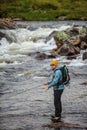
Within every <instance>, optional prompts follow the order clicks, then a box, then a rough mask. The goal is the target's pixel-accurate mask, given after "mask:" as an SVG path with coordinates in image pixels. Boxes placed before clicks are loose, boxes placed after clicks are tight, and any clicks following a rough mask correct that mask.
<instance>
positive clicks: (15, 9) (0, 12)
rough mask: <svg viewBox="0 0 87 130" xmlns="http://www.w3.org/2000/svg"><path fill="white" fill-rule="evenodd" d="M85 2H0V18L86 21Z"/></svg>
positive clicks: (29, 0) (25, 0)
mask: <svg viewBox="0 0 87 130" xmlns="http://www.w3.org/2000/svg"><path fill="white" fill-rule="evenodd" d="M86 8H87V0H1V1H0V17H1V18H3V17H11V18H22V19H24V20H43V21H47V20H59V19H60V17H61V18H65V19H66V20H71V19H73V20H81V19H84V20H87V9H86Z"/></svg>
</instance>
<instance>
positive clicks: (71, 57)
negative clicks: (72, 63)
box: [67, 55, 77, 60]
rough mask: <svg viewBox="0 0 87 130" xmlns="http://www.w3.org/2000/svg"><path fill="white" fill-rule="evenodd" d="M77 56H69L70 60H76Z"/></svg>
mask: <svg viewBox="0 0 87 130" xmlns="http://www.w3.org/2000/svg"><path fill="white" fill-rule="evenodd" d="M76 57H77V55H73V56H67V59H68V60H72V59H76Z"/></svg>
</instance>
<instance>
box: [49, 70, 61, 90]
mask: <svg viewBox="0 0 87 130" xmlns="http://www.w3.org/2000/svg"><path fill="white" fill-rule="evenodd" d="M60 77H61V72H60V70H57V71H56V72H55V75H54V78H53V79H52V81H51V82H50V83H49V85H48V89H49V88H51V87H53V86H55V85H56V84H57V83H58V81H59V80H60Z"/></svg>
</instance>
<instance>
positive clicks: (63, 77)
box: [58, 65, 70, 85]
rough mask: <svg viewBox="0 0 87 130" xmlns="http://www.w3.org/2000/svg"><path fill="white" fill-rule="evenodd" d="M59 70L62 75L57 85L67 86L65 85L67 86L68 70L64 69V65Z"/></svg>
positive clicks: (68, 79)
mask: <svg viewBox="0 0 87 130" xmlns="http://www.w3.org/2000/svg"><path fill="white" fill-rule="evenodd" d="M60 70H61V73H62V80H60V81H59V82H58V85H61V84H64V85H67V84H69V81H70V75H69V71H68V68H67V67H66V65H64V66H63V67H61V68H60Z"/></svg>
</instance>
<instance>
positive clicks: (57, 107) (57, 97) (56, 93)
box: [54, 90, 63, 117]
mask: <svg viewBox="0 0 87 130" xmlns="http://www.w3.org/2000/svg"><path fill="white" fill-rule="evenodd" d="M62 93H63V90H54V107H55V116H58V117H59V116H61V112H62V104H61V95H62Z"/></svg>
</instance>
